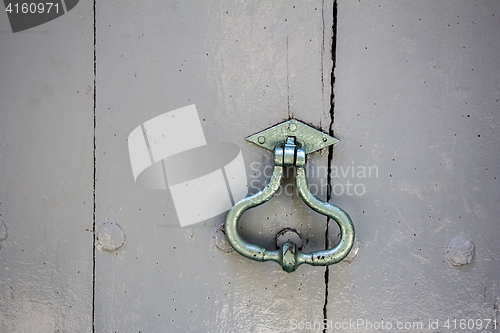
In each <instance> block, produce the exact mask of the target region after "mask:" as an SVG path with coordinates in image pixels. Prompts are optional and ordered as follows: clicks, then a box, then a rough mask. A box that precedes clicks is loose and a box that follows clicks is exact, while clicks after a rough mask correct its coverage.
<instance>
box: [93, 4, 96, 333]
mask: <svg viewBox="0 0 500 333" xmlns="http://www.w3.org/2000/svg"><path fill="white" fill-rule="evenodd" d="M95 8H96V0H94V1H93V4H92V13H93V15H94V22H93V23H94V104H93V109H94V110H93V111H94V119H93V121H94V124H93V125H94V130H93V131H94V138H93V144H94V152H93V156H94V176H93V186H92V198H93V200H92V205H93V207H92V235H93V237H92V333H95V247H96V221H95V211H96V202H95V184H96V181H95V180H96V138H95V134H96V15H95Z"/></svg>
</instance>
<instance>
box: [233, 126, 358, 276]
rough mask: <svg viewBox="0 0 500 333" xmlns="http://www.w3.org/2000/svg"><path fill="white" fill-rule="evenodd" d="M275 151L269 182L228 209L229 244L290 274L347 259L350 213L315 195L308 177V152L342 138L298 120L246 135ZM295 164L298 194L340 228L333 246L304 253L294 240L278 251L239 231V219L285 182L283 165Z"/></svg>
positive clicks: (350, 243) (351, 233) (351, 231)
mask: <svg viewBox="0 0 500 333" xmlns="http://www.w3.org/2000/svg"><path fill="white" fill-rule="evenodd" d="M247 140H248V141H250V142H252V143H255V144H257V145H259V146H261V147H263V148H265V149H268V150H270V151H273V152H274V169H273V173H272V175H271V179H270V180H269V184H267V185H266V187H265V188H264V189H262V190H261V191H260V192H258V193H256V194H254V195H251V196H249V197H246V198H245V199H243V200H241V201H239V202H238V203H236V204H235V205H234V206H233V207H232V208H231V209H230V210H229V212H228V214H227V216H226V222H225V233H226V237H227V240H228V241H229V244H231V246H232V247H233V248H234V249H235V250H236V251H237V252H238V253H240V254H241V255H243V256H245V257H247V258H249V259H253V260H256V261H268V260H272V261H276V262H277V263H278V264H280V265H281V267H282V268H283V270H284V271H286V272H288V273H291V272H293V271H295V270H296V269H297V267H299V265H301V264H303V263H306V264H309V265H313V266H327V265H331V264H335V263H338V262H339V261H341V260H342V259H344V258H345V257H346V256H347V255H348V254H349V252H350V251H351V248H352V246H353V243H354V226H353V224H352V221H351V218H350V217H349V215H348V214H347V213H346V212H345V211H344V210H342V209H341V208H339V207H337V206H335V205H332V204H330V203H328V202H325V201H323V200H321V199H319V198H318V197H316V196H315V195H314V194H313V193H311V191H310V190H309V186H308V184H307V178H306V168H305V166H306V155H308V154H310V153H312V152H314V151H317V150H319V149H322V148H325V147H328V146H330V145H333V144H335V143H337V142H338V141H339V140H337V139H335V138H333V137H331V136H329V135H326V134H324V133H322V132H320V131H318V130H316V129H314V128H312V127H310V126H308V125H306V124H304V123H302V122H300V121H298V120H295V119H292V120H289V121H286V122H284V123H281V124H279V125H276V126H274V127H271V128H269V129H267V130H265V131H262V132H259V133H257V134H255V135H252V136H250V137H248V138H247ZM289 166H295V168H296V171H295V183H296V185H297V190H298V192H299V196H300V197H301V198H302V200H303V201H304V202H305V203H306V204H307V205H308V206H309V207H311V208H312V209H313V210H314V211H316V212H318V213H320V214H323V215H326V216H328V217H329V218H331V219H333V220H334V221H335V222H336V223H337V224H338V225H339V227H340V241H339V243H338V244H337V245H336V246H335V247H334V248H331V249H327V250H323V251H317V252H312V253H302V252H301V251H300V250H299V249H298V248H297V245H296V244H295V243H293V242H290V241H288V242H285V243H284V244H283V246H282V247H281V248H280V249H278V250H274V251H271V250H268V249H266V248H264V247H261V246H258V245H255V244H251V243H248V242H247V241H245V240H244V239H243V238H242V237H241V235H240V234H239V232H238V222H239V219H240V217H241V215H243V213H244V212H245V211H246V210H247V209H250V208H253V207H256V206H259V205H261V204H263V203H265V202H267V201H269V199H271V198H272V197H273V196H274V194H275V193H276V191H277V190H278V189H279V187H280V185H281V183H282V181H283V167H289Z"/></svg>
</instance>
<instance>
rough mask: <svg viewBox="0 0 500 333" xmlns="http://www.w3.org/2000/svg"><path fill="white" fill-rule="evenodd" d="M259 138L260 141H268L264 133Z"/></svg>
mask: <svg viewBox="0 0 500 333" xmlns="http://www.w3.org/2000/svg"><path fill="white" fill-rule="evenodd" d="M258 140H259V143H264V142H266V138H265V137H263V136H262V135H261V136H259V139H258Z"/></svg>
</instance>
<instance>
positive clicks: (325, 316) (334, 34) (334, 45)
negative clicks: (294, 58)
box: [323, 0, 337, 333]
mask: <svg viewBox="0 0 500 333" xmlns="http://www.w3.org/2000/svg"><path fill="white" fill-rule="evenodd" d="M324 8H325V7H324V6H323V10H324ZM332 16H333V20H332V21H333V22H332V49H331V53H332V71H331V74H330V75H331V76H330V126H329V128H328V135H330V136H334V135H333V134H334V133H333V122H334V119H335V118H334V111H335V92H334V85H335V66H336V54H335V52H336V48H337V1H336V0H334V1H333V15H332ZM323 27H324V26H323ZM324 28H325V27H324ZM323 36H324V33H323ZM332 161H333V146H329V147H328V174H327V184H328V186H327V192H326V201H327V202H329V201H330V199H331V197H332V184H331V183H332V177H331V173H332ZM329 226H330V218H328V219H327V220H326V228H325V249H327V248H328V247H329V240H330V239H329ZM329 276H330V269H329V268H328V266H326V268H325V303H324V304H323V322H326V320H327V319H328V313H327V307H328V285H329ZM323 333H326V328H324V329H323Z"/></svg>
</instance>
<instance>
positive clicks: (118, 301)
mask: <svg viewBox="0 0 500 333" xmlns="http://www.w3.org/2000/svg"><path fill="white" fill-rule="evenodd" d="M67 4H68V3H66V7H67ZM499 29H500V5H499V3H498V2H497V1H478V2H468V1H456V2H447V1H442V2H436V1H405V2H391V1H348V0H342V1H338V3H337V2H336V3H333V2H330V1H319V0H311V1H302V2H295V1H284V0H283V1H272V2H261V1H238V2H224V1H211V2H208V1H207V2H202V1H183V2H178V1H128V2H120V1H95V2H94V3H90V2H79V3H78V4H77V5H76V6H75V7H74V8H73V9H71V10H70V11H68V12H67V13H66V14H65V15H62V16H61V17H58V18H57V19H54V20H52V21H50V22H47V23H45V24H43V25H40V26H38V27H34V28H31V29H28V30H26V31H21V32H16V33H12V30H11V27H10V25H9V20H8V18H7V14H6V13H2V14H0V31H1V34H0V74H1V75H2V80H1V83H0V87H1V89H0V101H1V103H0V138H1V142H0V246H1V248H0V330H1V331H2V332H91V331H94V332H198V331H207V332H235V331H241V332H290V331H297V332H301V331H302V332H306V331H314V332H322V331H327V332H336V331H342V332H367V331H384V330H385V331H395V330H398V329H403V330H407V331H418V330H420V331H431V330H434V331H441V332H444V331H450V332H456V331H461V330H462V329H463V325H466V328H467V329H470V330H476V331H495V328H494V327H493V325H494V323H495V322H494V320H498V301H499V300H498V298H499V293H500V285H499V283H500V281H499V276H500V274H499V273H500V269H499V265H498V257H499V254H500V247H499V246H500V245H499V243H498V242H497V238H498V215H499V214H498V213H499V211H500V205H499V198H500V193H499V189H500V187H499V185H498V181H499V180H498V179H497V178H498V177H499V176H500V174H499V171H500V167H499V165H500V163H499V156H500V155H499V149H498V142H499V137H498V136H499V134H498V127H499V124H500V120H499V109H500V102H499V98H500V74H499V73H500V60H499V58H498V56H497V55H498V51H499V50H500V39H499V38H498V35H497V32H498V31H499ZM193 104H194V105H196V114H195V116H196V117H195V118H193V119H194V121H193V122H192V123H175V124H176V126H178V127H181V129H176V130H175V131H174V130H172V131H171V132H172V133H173V132H175V133H179V134H178V136H179V137H178V138H177V137H173V138H170V140H169V142H167V143H165V142H163V143H162V144H165V147H167V148H165V149H167V150H168V149H175V147H179V146H180V145H181V144H182V143H183V142H184V143H185V141H186V136H185V135H184V134H185V132H189V131H191V130H193V128H195V127H196V128H198V130H199V132H198V133H201V134H200V135H203V140H205V141H206V143H207V144H217V143H218V142H225V143H226V144H228V145H229V144H230V145H231V147H238V148H239V152H240V154H241V155H240V156H241V159H242V161H244V164H243V165H244V166H245V167H244V171H243V174H244V179H246V183H247V186H248V188H246V189H245V192H247V191H248V193H250V194H252V193H256V192H257V191H258V190H260V189H261V188H263V187H264V185H265V184H266V182H267V181H268V179H269V175H270V172H269V171H270V168H271V166H272V155H271V154H270V153H269V152H267V151H264V150H263V149H261V148H259V147H257V146H255V145H251V144H249V143H247V142H246V141H245V137H247V136H249V135H251V134H254V133H256V132H258V131H261V130H263V129H265V128H267V127H270V126H272V125H274V124H276V123H279V122H281V121H283V120H287V119H289V118H297V119H300V120H302V121H305V122H307V123H309V124H311V125H313V126H315V127H317V128H320V129H322V130H323V131H325V132H327V133H328V132H330V133H332V134H334V135H335V136H336V137H337V138H339V139H340V140H341V141H340V142H339V143H338V144H337V145H336V146H335V148H334V149H332V150H328V149H326V150H324V151H322V152H319V153H315V154H313V155H311V156H310V158H309V160H308V173H309V182H310V186H311V189H314V190H313V192H314V193H315V194H317V195H318V196H319V197H320V198H322V199H323V200H329V201H330V202H332V203H334V204H337V205H339V206H340V207H342V208H343V209H345V210H346V211H347V212H348V213H349V214H350V215H351V218H352V219H353V221H354V225H355V227H356V232H357V236H356V237H357V241H356V244H355V247H354V250H353V252H352V253H351V255H350V257H349V258H348V260H345V261H344V262H341V263H339V264H337V265H335V266H331V267H329V268H327V269H325V268H324V267H311V266H307V265H303V266H300V267H299V269H298V270H297V271H296V272H294V273H292V274H287V273H285V272H283V271H282V270H281V268H280V267H279V266H278V265H276V264H275V263H270V262H267V263H259V262H254V261H251V260H248V259H245V258H243V257H242V256H240V255H239V254H237V253H235V252H231V248H230V247H229V246H228V244H227V243H226V242H225V239H224V237H223V234H222V233H221V232H220V227H221V225H222V224H223V222H224V214H215V215H214V216H211V217H208V218H203V219H200V220H201V221H198V222H197V223H188V224H187V225H185V226H181V223H183V222H182V218H181V215H180V214H181V213H182V212H180V209H179V201H178V200H183V201H182V202H183V203H184V204H185V205H186V204H187V203H189V199H191V197H189V198H186V197H183V198H180V199H179V197H178V196H177V197H176V196H175V193H176V192H174V190H173V189H172V187H173V186H172V185H173V182H172V181H170V182H169V181H167V182H166V183H164V184H163V185H162V186H163V189H151V188H144V187H142V186H140V181H139V180H137V182H136V179H135V177H134V176H135V174H134V170H135V169H134V158H135V157H134V156H135V155H134V154H135V153H134V152H135V151H133V149H132V148H131V146H133V143H131V142H144V147H145V150H144V151H143V152H144V153H145V155H144V156H145V158H146V159H149V158H150V157H151V161H149V160H148V161H149V162H148V163H150V164H153V162H154V160H155V156H154V154H155V152H154V150H153V149H154V147H153V146H154V145H155V144H156V143H157V142H159V141H154V140H153V138H154V136H153V134H152V131H149V128H150V127H148V124H152V123H153V122H154V121H156V120H158V118H156V117H159V116H162V115H164V114H169V115H170V116H171V115H173V113H170V112H171V111H173V110H177V109H180V108H183V107H187V106H190V105H193ZM183 110H184V109H183ZM153 119H156V120H153ZM137 128H138V129H139V130H138V131H137V132H134V133H138V134H139V136H138V137H134V136H133V135H132V136H131V133H133V131H134V130H135V129H137ZM143 132H144V133H143ZM189 133H190V132H189ZM143 134H144V135H143ZM160 134H162V135H163V134H164V135H165V137H166V136H168V135H169V133H160ZM160 136H161V135H160ZM188 138H189V136H188ZM160 139H161V138H160ZM160 139H158V140H160ZM137 140H138V141H137ZM141 140H142V141H141ZM152 140H153V141H154V142H153V141H152ZM205 141H204V142H205ZM146 146H149V147H146ZM134 147H135V146H134ZM138 151H139V150H138ZM139 160H140V159H139ZM212 160H216V158H215V157H213V159H210V161H211V162H210V163H212V162H213V161H212ZM135 161H138V160H137V159H136V160H135ZM207 163H208V160H207ZM221 163H222V162H221ZM191 167H192V166H190V165H189V163H188V164H186V165H185V169H189V168H191ZM164 170H166V169H164ZM167 171H168V170H167ZM167 171H165V172H166V173H167ZM240 174H241V173H240ZM168 176H169V175H168V174H166V175H165V178H167V179H168V180H171V179H170V178H168ZM139 177H141V176H139ZM226 178H227V177H226ZM226 180H227V179H226ZM226 183H228V184H229V183H231V181H230V180H227V182H226ZM283 185H284V186H283V191H281V192H280V194H279V195H277V196H276V197H275V198H273V199H272V200H271V201H270V202H269V203H266V204H265V205H263V206H260V207H258V208H255V209H253V210H251V211H249V212H247V213H245V215H244V216H243V217H242V221H241V227H242V229H241V232H242V233H243V234H244V236H245V237H246V238H247V239H249V240H251V241H253V242H255V243H258V244H259V245H262V246H267V247H271V248H272V247H274V246H275V235H276V234H277V233H278V232H279V231H280V230H282V229H284V228H286V227H290V228H295V229H296V230H298V231H299V232H300V234H301V236H302V240H303V242H304V243H305V245H304V246H305V248H306V249H307V250H309V251H314V250H319V249H322V248H324V247H325V246H331V245H332V244H335V242H336V240H337V234H338V228H337V227H336V225H335V224H334V223H331V222H330V221H328V220H327V219H326V218H325V217H323V216H321V215H318V214H316V213H314V212H312V211H311V210H310V209H309V208H308V207H307V206H305V205H304V204H303V203H302V202H301V200H300V198H298V195H297V194H296V192H295V188H294V184H293V173H292V172H289V173H288V175H287V177H286V179H285V182H284V184H283ZM233 190H234V188H233ZM233 196H235V197H236V195H235V194H234V193H233ZM192 198H196V193H194V192H193V194H192ZM227 198H229V199H230V196H228V197H227ZM198 199H199V198H198ZM233 199H234V198H233ZM176 200H177V201H176ZM233 201H234V200H233ZM192 205H193V208H192V211H196V208H197V207H198V206H200V205H201V203H199V202H198V203H197V202H196V201H195V200H193V203H192ZM183 207H184V209H186V208H185V207H189V206H183ZM188 211H189V209H188ZM452 264H453V265H452ZM471 320H472V322H471ZM486 324H488V327H486ZM436 325H437V330H435V328H436ZM446 325H448V326H446ZM471 325H472V326H471ZM479 325H481V327H479ZM496 330H498V326H497V328H496Z"/></svg>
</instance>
